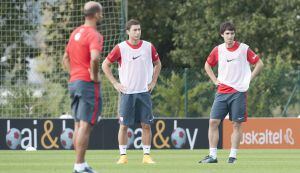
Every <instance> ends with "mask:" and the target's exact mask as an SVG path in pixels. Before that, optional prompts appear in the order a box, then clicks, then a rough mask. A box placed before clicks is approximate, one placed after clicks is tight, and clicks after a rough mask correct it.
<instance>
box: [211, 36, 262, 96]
mask: <svg viewBox="0 0 300 173" xmlns="http://www.w3.org/2000/svg"><path fill="white" fill-rule="evenodd" d="M239 46H240V43H239V42H237V41H235V42H234V44H233V46H232V47H231V48H227V50H228V51H231V52H233V51H235V50H237V49H238V48H239ZM218 56H219V55H218V46H216V47H215V48H214V49H213V50H212V51H211V52H210V54H209V56H208V57H207V60H206V62H207V63H208V64H209V65H210V66H212V67H214V66H216V65H217V64H218V58H219V57H218ZM259 59H260V58H259V56H258V55H256V54H255V53H254V52H253V51H252V50H251V49H250V48H248V50H247V60H248V62H249V63H250V64H256V63H257V61H258V60H259ZM217 92H218V93H222V94H228V93H235V92H237V90H235V89H234V88H232V87H230V86H227V85H225V84H220V85H219V86H218V91H217Z"/></svg>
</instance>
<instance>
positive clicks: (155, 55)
mask: <svg viewBox="0 0 300 173" xmlns="http://www.w3.org/2000/svg"><path fill="white" fill-rule="evenodd" d="M151 53H152V61H153V62H155V61H157V60H159V55H158V53H157V51H156V49H155V47H154V46H153V44H151Z"/></svg>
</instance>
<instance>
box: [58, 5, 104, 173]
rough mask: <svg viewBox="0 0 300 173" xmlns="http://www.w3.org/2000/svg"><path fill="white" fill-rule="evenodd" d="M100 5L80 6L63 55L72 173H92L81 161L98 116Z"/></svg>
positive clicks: (99, 98)
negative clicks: (70, 119)
mask: <svg viewBox="0 0 300 173" xmlns="http://www.w3.org/2000/svg"><path fill="white" fill-rule="evenodd" d="M102 11H103V10H102V6H101V4H100V3H98V2H94V1H89V2H87V3H86V4H85V5H84V16H85V23H84V25H81V26H79V27H78V28H76V29H75V30H74V31H73V32H72V34H71V36H70V39H69V42H68V45H67V47H66V52H65V54H64V56H63V65H64V67H65V68H66V69H67V70H68V71H69V73H70V80H69V84H68V89H69V92H70V95H71V101H72V103H71V109H72V114H73V116H74V119H75V125H74V126H75V131H74V137H73V141H74V147H75V151H76V161H75V164H74V173H83V172H85V173H94V172H95V171H94V170H93V169H92V168H91V167H90V166H89V165H88V164H87V162H86V161H85V153H86V150H87V148H88V144H89V138H90V133H91V131H92V127H93V125H95V123H96V122H97V120H98V116H99V115H100V113H101V108H102V107H101V106H102V101H101V96H100V77H99V74H98V72H99V60H100V52H101V51H102V47H103V37H102V35H101V34H100V33H98V31H97V30H96V26H97V23H98V22H100V21H101V19H102Z"/></svg>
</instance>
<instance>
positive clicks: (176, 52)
mask: <svg viewBox="0 0 300 173" xmlns="http://www.w3.org/2000/svg"><path fill="white" fill-rule="evenodd" d="M130 2H131V1H130ZM131 3H132V4H130V8H133V9H135V10H132V11H131V10H130V11H129V17H130V18H131V17H132V16H137V17H138V19H140V20H141V21H142V23H143V25H144V24H146V26H142V29H143V31H144V32H146V33H150V34H144V35H143V38H144V39H146V40H147V39H149V40H150V41H151V42H156V38H155V37H154V36H153V35H159V36H161V38H162V39H161V40H165V41H162V42H166V41H167V43H168V44H171V45H170V46H167V48H165V47H158V52H159V53H161V54H162V55H164V56H163V57H162V59H163V60H165V61H163V67H165V68H171V69H174V67H181V68H183V67H190V68H192V69H194V70H196V71H198V75H199V76H202V78H205V79H207V77H205V76H206V74H205V73H204V70H203V66H204V63H205V61H206V58H207V56H208V55H209V53H210V51H211V50H212V49H213V48H214V47H215V46H217V45H218V44H221V43H223V39H222V38H221V37H220V34H219V26H220V24H221V23H222V22H224V21H232V22H233V23H234V24H235V26H236V39H237V40H238V41H240V42H244V43H246V44H248V45H249V46H250V48H251V49H252V50H254V52H256V53H257V54H259V56H260V57H261V58H262V61H263V62H264V63H265V69H264V70H263V72H262V73H261V74H260V75H259V76H258V77H257V79H255V80H254V81H253V82H252V84H251V88H250V90H249V93H248V96H249V97H248V98H249V103H248V110H249V114H250V115H251V116H274V114H276V113H275V112H274V110H275V109H276V110H277V109H279V112H281V110H282V108H283V105H284V104H285V103H286V101H287V99H280V97H281V98H288V97H289V95H290V92H291V87H293V86H294V85H295V84H296V82H297V81H296V80H295V76H290V75H289V74H290V73H292V72H295V71H296V70H297V68H299V66H300V60H299V59H300V58H299V53H300V52H299V50H300V49H299V46H300V45H299V44H300V42H299V40H300V13H299V11H300V1H298V0H291V1H281V0H274V1H267V0H263V1H261V0H245V1H235V0H228V1H221V0H207V1H199V0H182V1H172V2H160V1H156V0H155V1H151V2H148V1H147V2H145V1H143V0H139V1H134V2H133V1H132V2H131ZM162 3H164V4H165V5H167V6H165V7H164V8H163V7H162V6H161V5H162ZM166 7H167V8H166ZM149 11H150V12H149ZM151 12H152V13H151ZM155 14H159V15H160V17H156V15H155ZM162 14H164V15H162ZM162 16H163V17H162ZM153 21H155V22H156V21H161V22H160V24H155V25H151V24H152V23H154V22H153ZM166 25H167V26H166ZM166 30H167V31H166ZM165 31H166V32H168V31H170V32H172V34H171V35H170V34H169V35H168V34H166V35H165V34H164V33H165ZM168 48H169V49H168ZM166 59H167V61H166ZM199 67H200V68H199ZM177 71H178V69H177ZM162 75H163V76H164V75H165V74H162ZM174 75H176V74H174ZM190 78H191V80H192V82H194V83H195V79H193V78H194V76H190ZM198 80H199V79H198ZM162 81H164V80H162ZM171 81H172V80H171ZM178 81H180V80H179V79H177V80H176V82H178ZM169 82H170V81H169ZM174 82H175V81H174ZM160 85H163V86H165V82H162V83H158V87H157V88H158V90H159V91H160V92H162V91H161V90H162V89H161V86H160ZM178 85H179V84H178ZM197 85H203V83H202V82H201V81H199V82H198V84H195V85H194V86H193V87H191V89H192V90H193V88H194V87H197ZM179 86H180V85H179ZM211 86H212V85H211ZM171 88H172V87H171ZM165 89H166V90H165V91H164V92H167V89H168V88H165ZM169 89H170V88H169ZM170 92H171V91H170ZM173 92H174V93H176V96H175V97H177V98H181V97H182V96H183V93H178V92H175V91H173ZM177 94H178V95H177ZM158 95H159V94H158V93H156V97H155V98H160V97H159V96H158ZM161 95H164V96H163V97H167V96H165V93H164V94H161ZM198 98H199V99H202V97H201V94H200V93H198ZM169 99H170V98H168V99H167V100H169ZM210 99H213V97H211V98H210ZM179 100H180V99H179ZM297 101H298V102H299V100H294V104H297ZM198 103H199V104H198V107H200V105H201V104H203V103H202V102H198ZM164 104H168V102H165V103H164ZM172 104H173V103H170V105H164V107H169V108H168V109H166V110H169V109H170V107H171V106H172ZM205 106H207V105H205ZM174 109H175V108H174ZM176 109H177V108H176ZM169 111H171V110H169ZM189 111H190V110H189ZM298 113H299V110H298ZM190 114H194V113H191V112H190ZM196 114H198V115H199V116H201V115H203V112H202V110H201V111H200V110H199V111H198V112H196ZM277 114H278V111H277ZM206 115H207V114H206Z"/></svg>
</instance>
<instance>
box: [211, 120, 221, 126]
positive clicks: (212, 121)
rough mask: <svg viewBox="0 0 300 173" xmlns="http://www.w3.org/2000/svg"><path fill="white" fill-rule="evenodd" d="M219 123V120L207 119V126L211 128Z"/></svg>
mask: <svg viewBox="0 0 300 173" xmlns="http://www.w3.org/2000/svg"><path fill="white" fill-rule="evenodd" d="M219 124H220V120H215V119H211V120H209V126H210V127H211V128H217V127H219Z"/></svg>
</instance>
